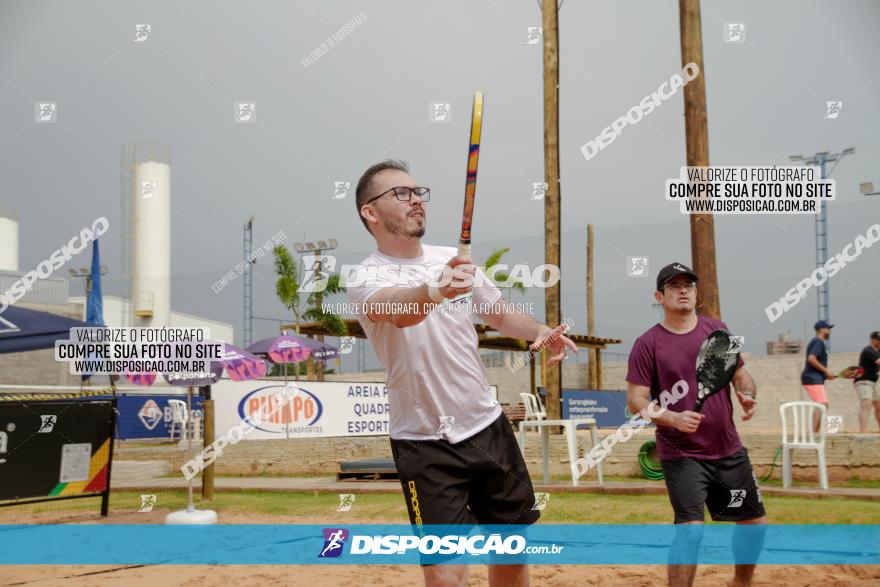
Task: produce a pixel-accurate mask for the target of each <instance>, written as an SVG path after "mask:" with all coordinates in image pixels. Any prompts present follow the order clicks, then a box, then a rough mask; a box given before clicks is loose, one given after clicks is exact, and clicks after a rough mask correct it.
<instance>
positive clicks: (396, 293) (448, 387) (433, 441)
mask: <svg viewBox="0 0 880 587" xmlns="http://www.w3.org/2000/svg"><path fill="white" fill-rule="evenodd" d="M408 171H409V170H408V168H407V166H406V165H405V164H404V163H401V162H398V161H384V162H382V163H378V164H376V165H374V166H372V167H370V168H369V169H367V170H366V171H365V172H364V174H363V175H362V176H361V178H360V181H359V182H358V185H357V189H356V201H357V202H356V203H357V208H358V214H359V215H360V218H361V221H362V222H363V224H364V226H365V227H366V228H367V230H368V231H369V232H370V233H371V234H372V235H373V237H374V238H375V239H376V244H377V245H378V250H377V251H376V252H375V253H373V254H371V255H370V256H369V257H367V258H366V259H365V260H364V261H363V262H362V264H361V266H360V267H359V271H358V275H357V277H356V278H355V279H354V284H353V285H352V286H349V287H348V297H349V300H350V301H351V302H352V304H353V305H354V306H355V308H356V315H357V318H358V320H359V321H360V323H361V324H362V325H363V327H364V332H365V333H366V335H367V338H369V339H370V342H372V344H373V348H374V349H375V352H376V355H377V356H378V357H379V360H380V361H382V364H383V365H384V366H385V370H386V373H387V386H388V393H389V401H390V411H391V414H390V416H391V425H390V436H391V450H392V454H393V455H394V461H395V464H396V466H397V471H398V474H399V475H400V482H401V485H402V486H403V491H404V496H405V500H406V504H407V510H408V512H409V516H410V521H411V522H412V523H413V524H414V525H416V526H419V527H421V526H422V525H423V524H477V523H478V524H531V523H534V522H536V521H537V520H538V517H539V512H538V511H537V510H535V509H533V507H534V505H535V495H534V491H533V489H532V482H531V479H530V477H529V472H528V470H527V469H526V465H525V462H524V461H523V458H522V456H521V454H520V451H519V447H518V445H517V443H516V438H515V437H514V434H513V431H512V429H511V426H510V424H509V423H508V422H507V419H506V418H505V417H504V415H503V414H502V412H501V406H500V405H499V404H498V402H497V401H496V400H495V398H494V396H493V394H492V392H491V390H490V388H489V385H488V384H487V382H486V375H485V371H484V370H483V363H482V361H481V360H480V356H479V352H478V346H477V334H476V331H475V329H474V325H473V322H472V320H471V313H472V312H471V310H472V311H473V313H475V314H476V315H478V316H479V317H480V318H481V319H482V320H483V321H484V322H486V323H487V324H489V325H490V326H492V327H494V328H496V329H497V330H498V331H499V332H501V333H502V334H503V335H505V336H510V337H514V338H519V339H523V340H532V341H535V343H534V344H533V348H537V347H538V346H539V345H541V346H544V344H543V343H542V341H543V339H544V338H548V341H550V340H551V339H552V342H548V344H546V346H547V348H548V349H549V350H550V353H551V357H550V358H549V362H550V363H556V362H558V361H561V360H562V359H564V358H565V356H566V355H567V353H568V351H569V350H571V351H572V352H577V347H576V346H575V344H574V343H573V342H572V341H571V340H569V339H568V338H566V337H565V336H559V337H556V336H548V335H549V333H550V332H551V329H550V328H549V327H547V326H545V325H543V324H540V323H539V322H537V321H535V320H534V319H532V318H531V317H529V316H526V315H524V314H520V313H511V312H507V311H506V310H508V308H505V307H504V306H503V299H502V297H501V292H500V291H499V290H498V288H497V287H495V285H494V284H492V283H491V282H490V281H489V280H488V279H487V278H486V276H485V274H483V272H482V271H481V270H479V269H477V268H476V267H475V266H474V265H473V263H472V261H471V260H469V259H461V258H459V257H457V256H456V254H457V250H456V249H455V248H454V247H440V246H431V245H423V244H422V243H421V240H420V239H421V237H422V236H424V234H425V226H426V223H427V217H426V207H425V205H424V204H425V202H427V201H428V200H429V199H430V196H431V192H430V190H429V189H428V188H425V187H420V186H418V184H416V182H415V181H414V180H413V178H412V177H411V176H410V175H409V173H408ZM444 268H445V269H444ZM438 269H443V270H444V271H445V278H446V279H443V278H441V277H439V276H438V275H437V274H436V270H438ZM422 568H423V571H424V575H425V583H426V584H427V585H444V586H446V585H449V586H457V585H466V584H467V567H466V566H464V565H447V564H443V565H436V566H431V565H423V567H422ZM528 580H529V579H528V566H527V565H492V566H490V571H489V582H490V584H491V585H504V586H505V587H506V586H519V585H528Z"/></svg>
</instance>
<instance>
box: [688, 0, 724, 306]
mask: <svg viewBox="0 0 880 587" xmlns="http://www.w3.org/2000/svg"><path fill="white" fill-rule="evenodd" d="M678 9H679V20H680V30H681V65H682V67H684V66H685V65H687V64H688V63H695V64H697V66H698V67H699V72H700V73H699V75H697V77H696V78H694V79H693V80H691V81H690V82H689V83H688V84H687V85H685V86H684V124H685V137H686V144H687V164H688V166H701V165H709V129H708V122H707V114H706V77H705V75H704V74H705V71H704V69H703V36H702V31H701V28H700V27H701V18H700V1H699V0H678ZM690 225H691V259H692V261H691V263H692V267H693V270H694V272H695V273H696V274H697V276H698V277H699V279H700V280H699V286H698V287H697V312H698V313H699V314H703V315H705V316H709V317H711V318H721V302H720V300H719V298H718V276H717V274H716V269H715V219H714V216H713V215H712V214H691V215H690Z"/></svg>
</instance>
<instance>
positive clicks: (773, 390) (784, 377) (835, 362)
mask: <svg viewBox="0 0 880 587" xmlns="http://www.w3.org/2000/svg"><path fill="white" fill-rule="evenodd" d="M744 359H745V361H746V368H747V369H748V370H749V372H750V373H751V374H752V377H754V379H755V383H756V384H757V386H758V411H757V413H756V414H755V416H754V418H752V420H750V421H748V422H742V421H741V420H739V419H738V415H737V421H736V424H737V428H739V430H740V431H742V432H743V433H753V432H771V431H772V432H777V431H780V430H781V428H780V426H781V424H780V418H779V405H780V404H782V403H784V402H788V401H797V400H801V399H808V398H807V396H806V392H804V391H803V388H802V387H801V384H800V373H801V370H802V369H803V365H804V358H803V357H802V356H800V355H768V356H749V355H748V354H746V355H744ZM828 362H829V365H831V368H832V369H833V370H834V371H840V370H841V369H843V368H844V367H847V366H849V365H854V364H856V363H857V362H858V353H833V354H831V355H830V357H829V361H828ZM626 369H627V364H626V362H623V361H620V362H606V363H603V364H602V376H603V380H604V381H603V383H604V386H603V387H604V389H622V390H625V389H626ZM486 377H487V378H488V380H489V383H491V384H495V385H498V396H499V401H500V402H501V403H502V404H507V403H519V401H520V397H519V394H520V393H528V392H529V371H528V368H523V369H521V370H519V371H517V372H516V373H511V372H510V371H509V370H508V369H506V368H503V367H491V368H488V369H486ZM327 380H328V381H366V382H384V381H385V373H384V372H381V371H379V372H372V373H345V374H340V375H328V376H327ZM536 380H537V381H538V384H539V385H540V381H541V376H540V369H538V370H537V373H536ZM562 382H563V387H565V388H572V389H586V388H587V366H586V364H584V363H580V364H575V363H569V364H567V365H564V366H563V371H562ZM826 390H827V392H828V400H829V409H828V413H829V415H830V414H835V415H842V416H843V422H844V429H843V431H844V432H851V433H856V432H858V430H859V424H858V399H857V397H856V393H855V391H854V390H853V385H852V381H850V380H846V379H839V380H834V381H830V382H828V383H826ZM736 409H739V408H738V407H737V408H736ZM869 429H870V430H871V431H877V430H878V427H877V422H876V421H875V420H872V421H871V424H870V428H869Z"/></svg>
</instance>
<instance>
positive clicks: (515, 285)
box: [480, 247, 526, 300]
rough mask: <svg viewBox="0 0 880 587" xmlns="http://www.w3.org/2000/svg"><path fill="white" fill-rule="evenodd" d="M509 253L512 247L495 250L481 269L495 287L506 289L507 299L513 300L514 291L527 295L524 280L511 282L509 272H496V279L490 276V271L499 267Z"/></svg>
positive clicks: (517, 279) (518, 279)
mask: <svg viewBox="0 0 880 587" xmlns="http://www.w3.org/2000/svg"><path fill="white" fill-rule="evenodd" d="M509 251H510V247H503V248H501V249H495V250H494V251H492V254H491V255H489V258H488V259H486V262H485V263H483V264H482V265H481V266H480V268H481V269H482V270H483V272H484V273H485V274H486V276H487V277H489V279H490V280H491V281H492V283H494V284H495V287H506V288H507V297H508V298H510V299H511V300H512V299H513V297H512V296H513V291H512V290H514V289H515V290H519V292H520V293H522V294H525V293H526V288H525V285H524V284H523V280H522V279H520V278H516V279H515V280H513V281H511V279H510V274H509V273H508V272H507V271H496V272H495V276H494V277H492V276H490V275H489V271H490V270H491V269H492V267H494V266H495V265H498V263H499V261H501V257H503V256H504V255H505V254H506V253H508V252H509Z"/></svg>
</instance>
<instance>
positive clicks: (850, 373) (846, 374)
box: [835, 365, 865, 379]
mask: <svg viewBox="0 0 880 587" xmlns="http://www.w3.org/2000/svg"><path fill="white" fill-rule="evenodd" d="M864 374H865V370H864V369H862V368H861V367H859V366H858V365H852V366H850V367H847V368H846V369H844V370H843V371H841V372H840V373H838V374H837V375H835V377H841V378H843V379H855V378H856V377H861V376H862V375H864Z"/></svg>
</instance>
